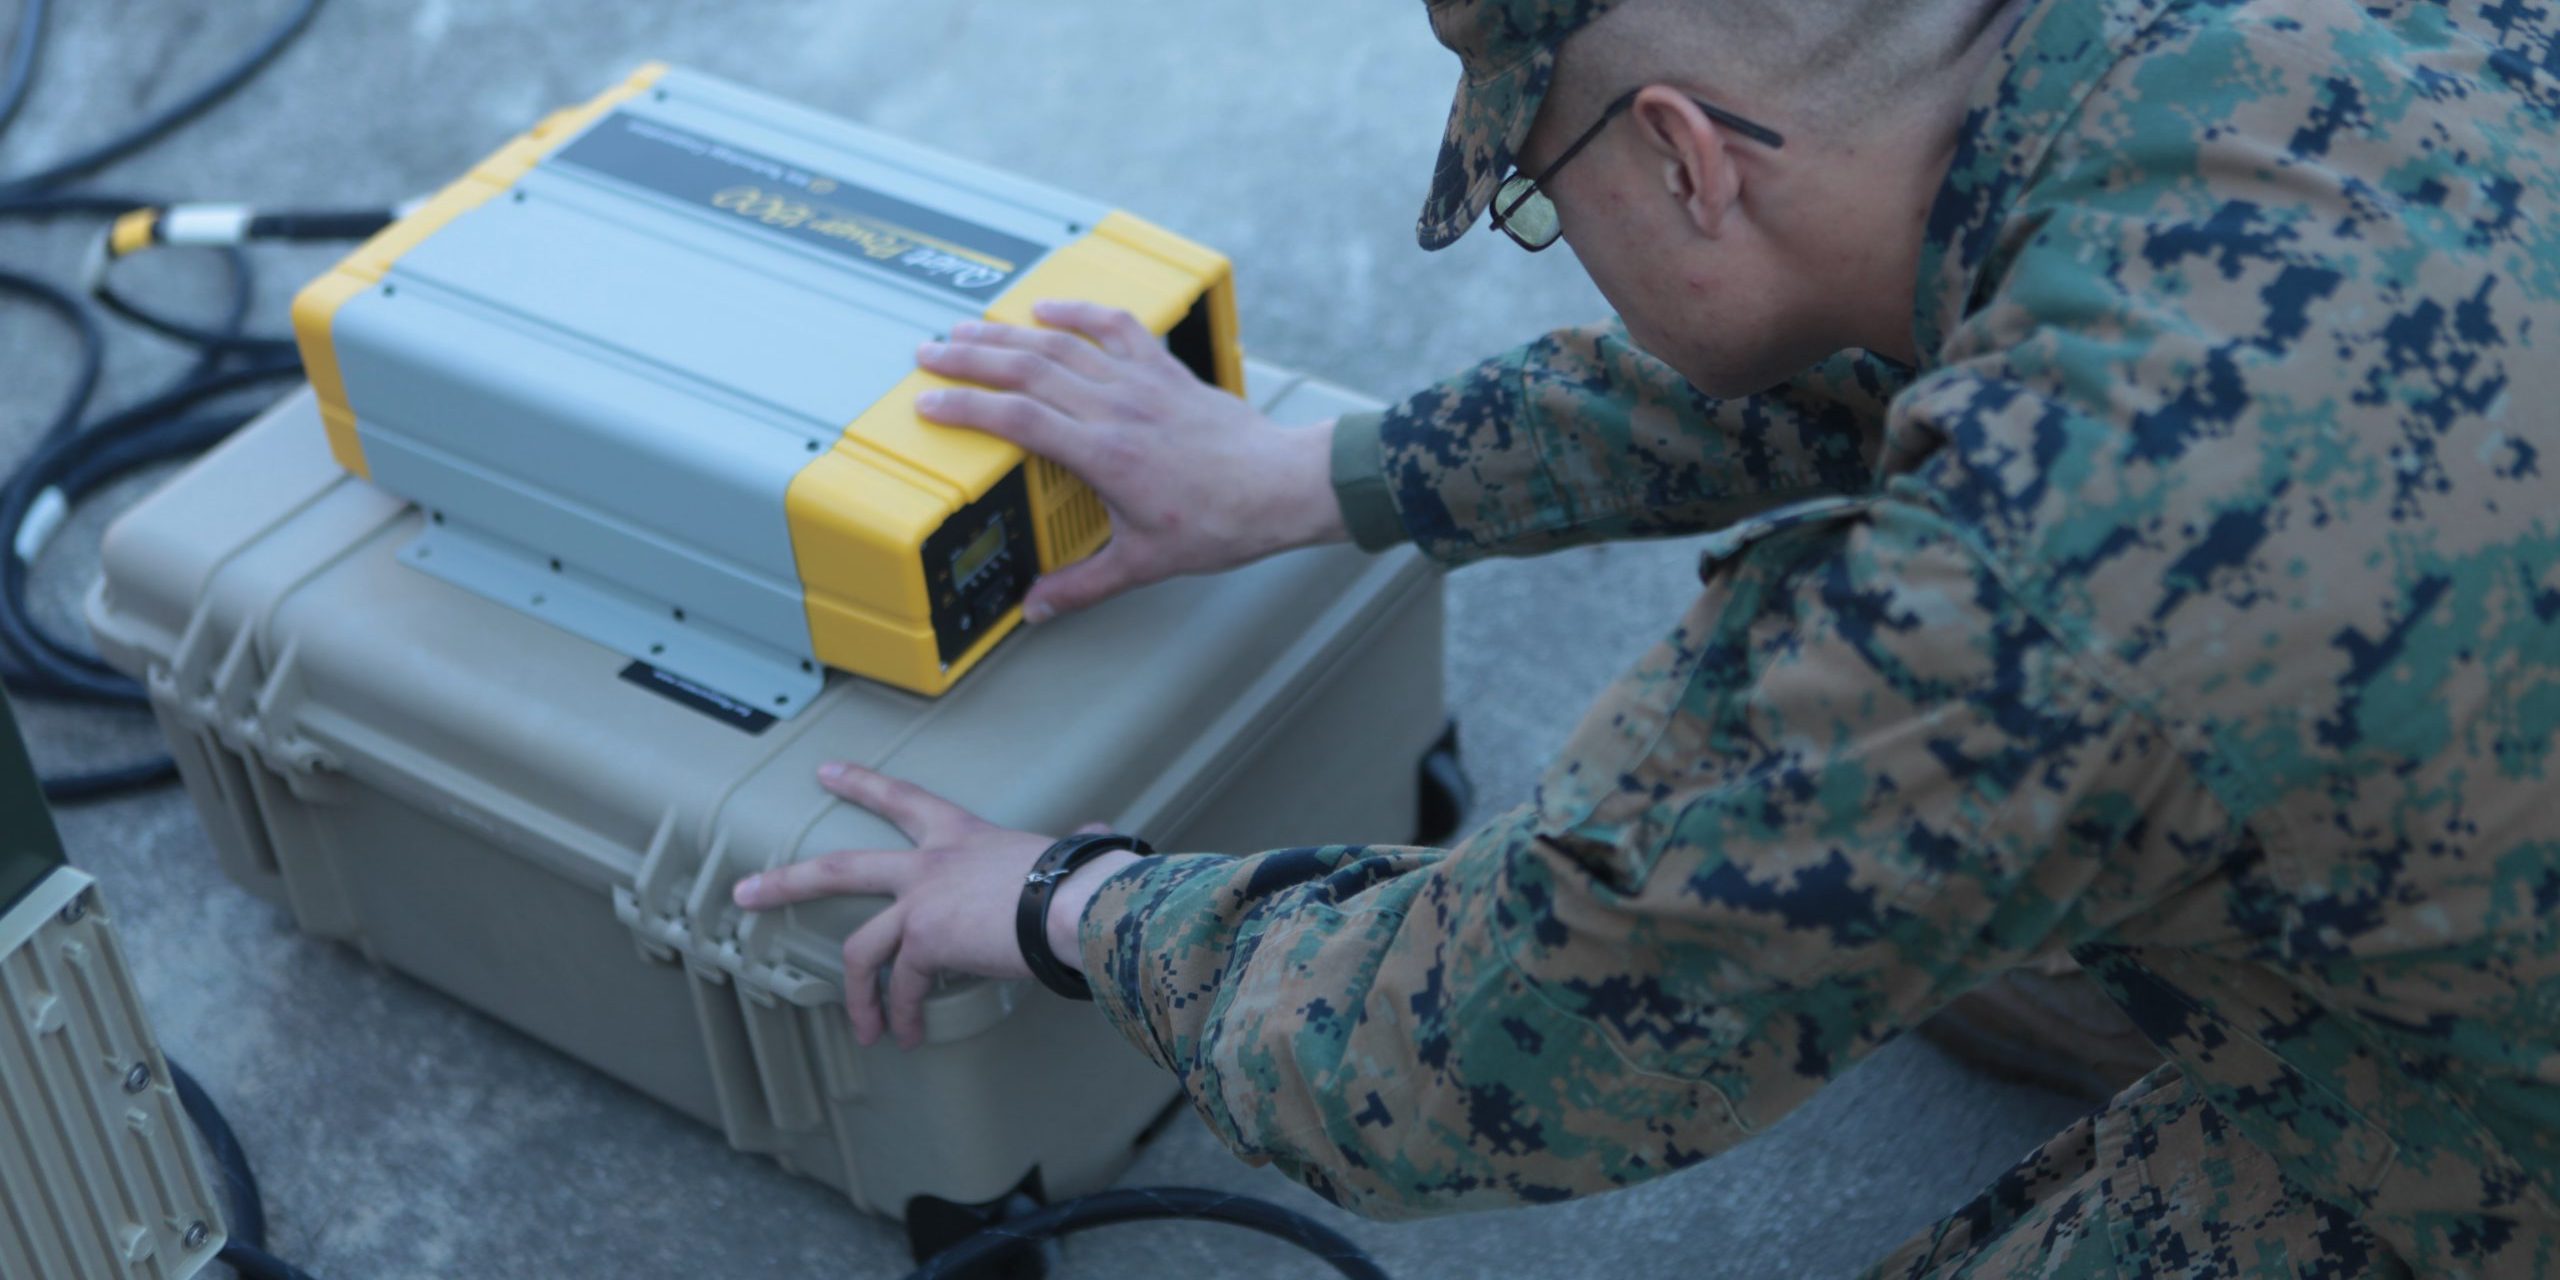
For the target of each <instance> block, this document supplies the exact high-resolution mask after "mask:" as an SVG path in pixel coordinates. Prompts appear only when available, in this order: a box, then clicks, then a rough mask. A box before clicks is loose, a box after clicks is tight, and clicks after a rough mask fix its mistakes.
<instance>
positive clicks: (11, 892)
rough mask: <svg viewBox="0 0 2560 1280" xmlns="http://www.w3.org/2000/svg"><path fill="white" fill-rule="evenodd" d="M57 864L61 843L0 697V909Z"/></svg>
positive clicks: (3, 696) (12, 715)
mask: <svg viewBox="0 0 2560 1280" xmlns="http://www.w3.org/2000/svg"><path fill="white" fill-rule="evenodd" d="M61 865H62V840H61V838H60V837H59V836H57V835H56V834H55V833H54V829H53V814H52V812H51V811H50V810H48V809H46V808H45V803H44V789H43V787H42V786H40V785H39V784H38V783H37V782H36V771H35V766H34V765H33V764H32V763H30V762H29V761H28V759H27V747H26V743H25V741H24V740H22V739H21V738H19V737H18V720H17V715H16V713H15V712H13V711H11V710H10V709H9V698H8V695H7V694H5V693H0V911H6V910H8V909H9V908H10V907H13V906H16V905H17V902H18V899H20V898H22V897H24V896H26V892H27V890H29V889H32V888H34V887H35V886H36V882H37V881H39V880H42V879H44V878H45V876H46V875H48V874H50V873H51V872H52V871H53V869H54V868H55V867H58V866H61Z"/></svg>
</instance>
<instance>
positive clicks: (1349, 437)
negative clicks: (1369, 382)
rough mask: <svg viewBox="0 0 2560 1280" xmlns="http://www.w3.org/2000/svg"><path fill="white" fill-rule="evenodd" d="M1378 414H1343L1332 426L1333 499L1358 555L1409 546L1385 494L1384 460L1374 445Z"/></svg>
mask: <svg viewBox="0 0 2560 1280" xmlns="http://www.w3.org/2000/svg"><path fill="white" fill-rule="evenodd" d="M1385 420H1386V415H1385V414H1383V413H1346V414H1344V415H1342V418H1341V420H1340V421H1338V422H1336V423H1335V424H1334V426H1333V495H1334V497H1335V498H1336V499H1338V500H1339V501H1340V502H1341V503H1342V524H1343V527H1344V528H1346V529H1348V530H1350V532H1351V541H1352V542H1353V543H1355V544H1357V545H1358V546H1359V548H1360V549H1361V550H1363V551H1384V550H1386V549H1387V548H1389V547H1392V546H1396V545H1398V544H1400V543H1403V542H1405V541H1408V539H1407V537H1406V535H1405V531H1404V517H1403V516H1402V515H1400V514H1398V513H1397V511H1396V503H1395V498H1394V497H1393V496H1392V495H1391V494H1389V493H1388V491H1387V468H1386V458H1385V455H1384V454H1383V453H1382V452H1381V451H1380V448H1379V444H1378V426H1379V424H1380V423H1382V422H1384V421H1385Z"/></svg>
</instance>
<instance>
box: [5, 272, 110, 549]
mask: <svg viewBox="0 0 2560 1280" xmlns="http://www.w3.org/2000/svg"><path fill="white" fill-rule="evenodd" d="M0 293H7V294H15V295H17V296H18V297H21V298H25V299H27V300H28V301H30V302H33V303H35V304H36V305H38V306H41V307H43V308H44V309H45V310H47V311H50V312H52V313H54V315H56V316H57V317H59V318H60V319H61V320H62V322H63V324H64V325H66V326H68V327H69V328H70V330H71V337H72V339H73V341H75V342H77V343H78V344H79V347H80V354H79V356H78V358H77V363H76V365H75V366H74V369H73V372H72V375H71V389H70V390H69V391H67V392H64V393H63V397H62V403H61V405H60V407H58V408H56V409H55V410H54V411H53V420H52V421H51V422H48V423H46V424H45V428H44V434H43V435H42V436H39V437H38V439H39V440H44V441H52V440H59V439H61V438H62V437H64V436H67V435H70V434H71V433H72V432H74V431H76V430H78V429H79V427H80V415H81V414H83V413H86V412H88V410H89V400H90V398H91V397H93V396H95V395H96V394H97V391H98V374H99V371H100V370H101V369H103V368H104V367H105V362H106V350H107V339H106V335H105V334H103V333H101V332H99V330H98V322H97V321H96V320H93V319H91V318H90V316H89V313H88V311H86V310H85V309H83V308H82V307H81V306H80V303H79V301H78V300H77V299H75V298H73V297H72V296H71V295H70V294H68V293H65V292H63V291H62V290H60V289H57V288H55V287H53V286H52V285H49V284H46V283H45V282H44V281H42V280H38V279H36V278H35V277H33V276H22V275H19V274H18V273H17V272H15V271H10V270H6V269H0ZM8 536H9V537H12V538H14V537H16V536H17V531H16V530H14V529H13V530H10V531H9V534H8Z"/></svg>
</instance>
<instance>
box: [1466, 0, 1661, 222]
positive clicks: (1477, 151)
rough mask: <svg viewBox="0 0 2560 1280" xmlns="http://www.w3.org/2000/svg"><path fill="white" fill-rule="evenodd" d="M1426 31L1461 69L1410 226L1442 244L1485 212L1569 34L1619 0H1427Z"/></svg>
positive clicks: (1544, 92)
mask: <svg viewBox="0 0 2560 1280" xmlns="http://www.w3.org/2000/svg"><path fill="white" fill-rule="evenodd" d="M1428 3H1429V4H1430V6H1431V30H1432V33H1433V34H1435V35H1437V36H1439V37H1440V43H1442V44H1444V45H1447V46H1449V48H1450V49H1452V50H1454V51H1455V52H1456V53H1457V55H1458V61H1459V63H1460V64H1461V65H1462V67H1463V70H1464V74H1463V76H1462V77H1461V78H1460V79H1459V81H1458V101H1457V105H1456V106H1454V107H1452V108H1450V110H1449V132H1448V135H1447V136H1446V137H1445V138H1444V139H1442V141H1441V143H1440V163H1439V165H1438V166H1437V167H1435V168H1434V169H1433V170H1432V174H1431V196H1430V198H1429V199H1427V200H1425V201H1424V202H1423V205H1422V221H1421V222H1420V223H1419V224H1418V225H1417V226H1416V227H1415V231H1416V232H1417V233H1418V234H1419V235H1420V237H1421V239H1422V247H1423V248H1425V249H1439V248H1444V247H1446V246H1447V245H1448V244H1449V243H1450V242H1452V241H1454V240H1456V239H1457V238H1458V237H1459V236H1462V235H1465V234H1466V232H1467V228H1468V227H1469V226H1470V225H1472V224H1473V223H1474V222H1475V220H1476V219H1477V218H1479V217H1482V216H1483V215H1484V210H1485V206H1486V205H1489V204H1491V203H1493V190H1494V188H1495V187H1496V186H1498V185H1500V183H1501V182H1502V179H1503V177H1504V175H1505V174H1507V173H1509V172H1510V170H1511V166H1512V162H1513V161H1512V158H1513V157H1514V156H1515V155H1516V154H1518V151H1519V147H1520V144H1521V143H1523V142H1526V141H1527V140H1528V137H1529V126H1530V125H1531V124H1533V123H1535V122H1536V121H1537V119H1538V104H1539V103H1541V102H1544V101H1545V100H1546V97H1547V83H1548V81H1549V80H1551V79H1553V78H1554V76H1555V70H1556V50H1557V49H1559V48H1561V47H1562V46H1563V45H1564V40H1565V37H1566V36H1569V35H1572V34H1573V33H1574V32H1576V31H1579V30H1581V29H1582V26H1583V24H1585V23H1587V22H1590V21H1591V20H1592V19H1594V18H1597V17H1599V16H1600V15H1601V14H1603V13H1606V12H1608V11H1609V10H1610V9H1611V8H1612V7H1614V6H1615V5H1617V4H1618V3H1619V0H1428Z"/></svg>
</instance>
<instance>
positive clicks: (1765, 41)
mask: <svg viewBox="0 0 2560 1280" xmlns="http://www.w3.org/2000/svg"><path fill="white" fill-rule="evenodd" d="M2005 7H2006V6H2005V5H2004V4H2003V3H2002V0H1627V3H1624V4H1621V5H1619V6H1618V7H1617V8H1615V9H1612V10H1610V11H1609V12H1608V13H1606V14H1604V15H1602V16H1601V17H1600V18H1599V19H1598V20H1596V21H1594V22H1593V23H1591V25H1589V26H1587V27H1584V28H1583V29H1582V30H1580V31H1578V32H1576V33H1574V35H1573V37H1572V38H1571V39H1569V40H1567V41H1566V42H1565V44H1564V47H1563V49H1562V50H1561V51H1560V52H1559V54H1558V58H1557V69H1556V78H1555V84H1554V88H1553V89H1552V90H1551V91H1550V93H1549V97H1548V101H1549V102H1550V103H1552V104H1556V105H1560V106H1562V107H1564V108H1566V109H1567V110H1568V111H1570V112H1572V113H1573V114H1574V115H1575V116H1576V117H1588V116H1591V115H1595V114H1597V113H1598V112H1599V111H1600V109H1601V108H1602V107H1604V106H1606V105H1607V103H1608V102H1609V100H1610V99H1612V98H1615V97H1616V96H1618V95H1619V94H1621V93H1624V92H1626V91H1627V90H1629V89H1632V88H1635V87H1637V86H1639V85H1645V84H1668V85H1673V86H1677V87H1681V88H1687V89H1693V90H1696V91H1698V92H1699V93H1701V94H1703V95H1705V96H1707V97H1709V98H1710V99H1714V98H1716V97H1717V96H1718V95H1725V96H1729V97H1730V98H1732V99H1733V100H1732V101H1725V102H1719V104H1718V105H1721V106H1726V107H1731V108H1734V109H1737V110H1748V109H1749V107H1751V106H1760V107H1762V108H1763V109H1765V110H1767V111H1769V112H1771V113H1772V114H1773V115H1778V116H1779V118H1775V119H1771V120H1768V121H1767V122H1766V123H1769V124H1771V125H1773V126H1775V127H1776V128H1777V129H1778V130H1779V131H1780V132H1781V133H1787V132H1791V131H1800V130H1804V129H1807V128H1810V129H1812V130H1814V131H1817V132H1821V133H1826V134H1831V135H1833V136H1837V135H1839V134H1842V133H1845V132H1853V131H1855V130H1857V129H1859V128H1860V127H1862V126H1863V125H1864V124H1865V123H1866V122H1867V121H1869V120H1872V119H1874V118H1876V117H1877V116H1878V115H1879V114H1881V113H1886V112H1890V111H1892V110H1893V109H1894V106H1895V103H1896V102H1897V100H1900V99H1903V98H1905V97H1907V96H1908V95H1911V94H1913V93H1915V92H1921V91H1923V90H1924V89H1925V87H1926V86H1928V85H1930V84H1931V83H1932V82H1934V81H1935V80H1937V79H1938V78H1939V77H1941V76H1942V75H1943V74H1944V73H1945V72H1946V71H1948V70H1949V69H1950V68H1952V67H1954V66H1955V65H1956V64H1958V63H1959V62H1961V61H1962V60H1963V58H1964V57H1965V55H1966V53H1967V51H1968V50H1970V49H1971V48H1973V47H1974V45H1975V42H1976V40H1977V39H1978V38H1979V37H1980V36H1981V34H1982V32H1983V28H1984V27H1985V26H1986V25H1987V24H1989V23H1990V22H1991V21H1992V20H1993V18H1995V17H1996V16H1997V15H1998V14H1999V13H2000V11H2001V10H2002V9H2003V8H2005Z"/></svg>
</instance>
